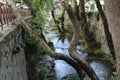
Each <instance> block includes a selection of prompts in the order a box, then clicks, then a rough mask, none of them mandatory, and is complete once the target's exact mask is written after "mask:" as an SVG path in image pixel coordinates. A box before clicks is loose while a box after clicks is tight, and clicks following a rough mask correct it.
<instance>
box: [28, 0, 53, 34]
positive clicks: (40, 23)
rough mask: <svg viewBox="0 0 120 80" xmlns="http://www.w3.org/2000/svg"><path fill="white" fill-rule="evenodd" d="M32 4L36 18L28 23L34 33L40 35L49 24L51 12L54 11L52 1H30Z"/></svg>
mask: <svg viewBox="0 0 120 80" xmlns="http://www.w3.org/2000/svg"><path fill="white" fill-rule="evenodd" d="M30 3H31V4H32V7H33V9H34V10H35V13H36V17H34V18H32V19H31V20H29V22H28V23H29V26H30V27H31V28H32V30H33V32H35V33H36V34H38V35H40V33H41V32H42V30H44V27H45V26H46V24H47V22H48V21H47V20H48V18H49V12H50V11H51V9H52V7H51V5H50V0H30Z"/></svg>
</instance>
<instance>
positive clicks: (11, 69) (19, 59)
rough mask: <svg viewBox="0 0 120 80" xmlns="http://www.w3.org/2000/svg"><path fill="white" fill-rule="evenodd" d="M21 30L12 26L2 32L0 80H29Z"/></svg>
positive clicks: (0, 40)
mask: <svg viewBox="0 0 120 80" xmlns="http://www.w3.org/2000/svg"><path fill="white" fill-rule="evenodd" d="M21 29H22V28H20V27H18V26H17V27H16V25H11V26H9V29H6V30H4V31H1V32H0V80H27V73H26V60H25V53H24V49H23V47H22V44H23V41H22V35H21V31H22V30H21Z"/></svg>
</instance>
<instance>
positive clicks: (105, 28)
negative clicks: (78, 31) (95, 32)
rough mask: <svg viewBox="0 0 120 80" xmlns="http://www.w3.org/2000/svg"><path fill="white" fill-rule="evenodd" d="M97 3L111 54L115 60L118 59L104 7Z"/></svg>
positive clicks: (97, 0)
mask: <svg viewBox="0 0 120 80" xmlns="http://www.w3.org/2000/svg"><path fill="white" fill-rule="evenodd" d="M95 2H96V5H97V8H98V11H99V13H100V16H101V18H102V22H103V25H104V32H105V36H106V39H107V44H108V47H109V50H110V53H111V54H112V56H113V58H114V59H116V57H115V50H114V45H113V40H112V36H111V33H110V32H109V26H108V21H107V19H106V16H105V13H104V11H103V10H102V6H101V4H100V1H99V0H95Z"/></svg>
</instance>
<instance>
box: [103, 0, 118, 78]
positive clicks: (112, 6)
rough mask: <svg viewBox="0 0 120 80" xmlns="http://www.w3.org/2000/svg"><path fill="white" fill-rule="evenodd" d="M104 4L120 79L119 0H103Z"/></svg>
mask: <svg viewBox="0 0 120 80" xmlns="http://www.w3.org/2000/svg"><path fill="white" fill-rule="evenodd" d="M105 6H106V12H107V19H108V24H109V28H110V32H111V34H112V37H113V43H114V46H115V52H116V61H117V72H118V77H119V79H118V80H120V0H105Z"/></svg>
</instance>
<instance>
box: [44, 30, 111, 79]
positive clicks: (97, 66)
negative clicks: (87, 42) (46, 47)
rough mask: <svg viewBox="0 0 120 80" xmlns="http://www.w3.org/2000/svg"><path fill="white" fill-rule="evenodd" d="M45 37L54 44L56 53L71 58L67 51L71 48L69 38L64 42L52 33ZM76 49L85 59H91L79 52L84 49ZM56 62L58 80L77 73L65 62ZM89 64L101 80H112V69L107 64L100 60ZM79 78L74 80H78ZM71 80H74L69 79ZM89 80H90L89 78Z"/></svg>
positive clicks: (78, 47)
mask: <svg viewBox="0 0 120 80" xmlns="http://www.w3.org/2000/svg"><path fill="white" fill-rule="evenodd" d="M45 37H46V39H47V41H51V42H53V44H54V48H55V51H56V52H60V53H63V54H66V55H68V56H69V52H68V50H67V49H68V48H69V45H70V43H69V40H68V39H67V38H65V39H64V40H60V39H59V36H58V35H57V34H54V33H52V32H49V33H47V34H45ZM76 48H77V52H78V53H79V55H80V56H82V57H83V58H85V59H86V58H88V57H89V56H88V54H87V53H82V52H80V51H79V50H78V49H80V48H82V47H81V46H80V45H78V46H77V47H76ZM46 59H48V60H50V57H49V56H46ZM54 62H55V67H54V70H55V73H56V80H61V79H62V78H63V77H64V76H67V75H70V74H76V73H77V72H76V70H75V69H74V68H73V67H71V66H70V65H69V64H67V63H66V62H65V61H63V60H55V61H54ZM89 64H90V66H91V67H92V68H93V70H94V71H95V73H96V74H97V76H98V78H99V80H110V69H109V68H108V67H107V66H106V65H105V64H103V63H102V62H100V61H99V60H91V61H90V62H89ZM76 76H77V77H78V75H77V74H76V75H75V77H76ZM73 77H74V76H73ZM77 77H76V79H74V80H77ZM65 80H67V79H65ZM69 80H73V79H69ZM87 80H90V79H89V78H88V79H87Z"/></svg>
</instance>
